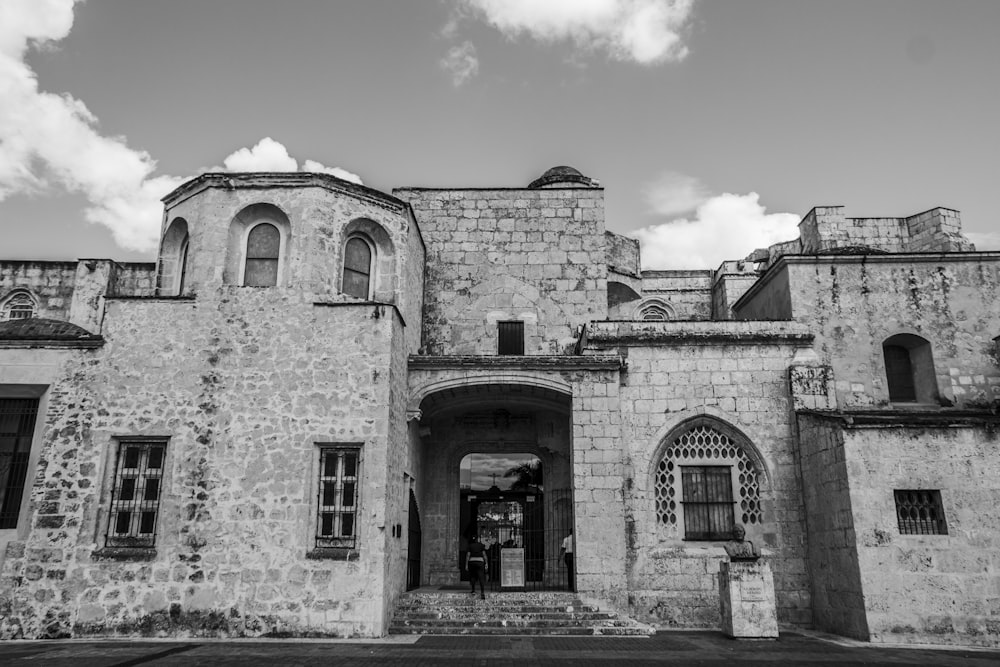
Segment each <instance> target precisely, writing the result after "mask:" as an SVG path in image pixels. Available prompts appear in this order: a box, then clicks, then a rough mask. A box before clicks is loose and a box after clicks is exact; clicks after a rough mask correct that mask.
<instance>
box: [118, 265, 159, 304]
mask: <svg viewBox="0 0 1000 667" xmlns="http://www.w3.org/2000/svg"><path fill="white" fill-rule="evenodd" d="M155 292H156V263H155V262H124V263H118V262H115V265H114V271H113V273H112V278H111V286H110V287H109V289H108V293H109V294H111V295H112V296H152V295H153V294H154V293H155Z"/></svg>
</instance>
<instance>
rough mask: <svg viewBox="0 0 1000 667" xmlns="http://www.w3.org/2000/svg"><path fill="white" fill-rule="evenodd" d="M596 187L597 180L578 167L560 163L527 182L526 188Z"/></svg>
mask: <svg viewBox="0 0 1000 667" xmlns="http://www.w3.org/2000/svg"><path fill="white" fill-rule="evenodd" d="M553 187H555V188H596V187H598V183H597V181H595V180H594V179H592V178H588V177H586V176H584V175H583V174H581V173H580V171H579V170H578V169H574V168H573V167H569V166H566V165H562V166H559V167H552V168H551V169H549V170H548V171H546V172H545V173H544V174H542V175H541V176H539V177H538V178H536V179H535V180H533V181H532V182H531V183H529V184H528V188H530V189H535V188H553Z"/></svg>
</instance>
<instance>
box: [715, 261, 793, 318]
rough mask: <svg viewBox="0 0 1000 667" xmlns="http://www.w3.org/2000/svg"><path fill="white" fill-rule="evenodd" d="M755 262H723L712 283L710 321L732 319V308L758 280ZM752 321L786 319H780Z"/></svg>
mask: <svg viewBox="0 0 1000 667" xmlns="http://www.w3.org/2000/svg"><path fill="white" fill-rule="evenodd" d="M760 273H761V272H760V271H758V270H757V263H756V262H743V261H729V262H723V263H722V266H720V267H719V269H718V270H717V271H716V272H715V276H714V278H713V282H712V319H715V320H731V319H733V312H732V306H733V304H734V303H736V302H737V301H738V300H739V298H740V297H741V296H743V295H744V294H745V293H746V291H747V290H748V289H750V287H751V286H752V285H753V284H754V283H755V282H757V279H758V278H760ZM754 319H787V318H781V317H772V318H754Z"/></svg>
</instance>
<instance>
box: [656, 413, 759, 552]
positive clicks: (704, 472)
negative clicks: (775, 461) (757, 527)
mask: <svg viewBox="0 0 1000 667" xmlns="http://www.w3.org/2000/svg"><path fill="white" fill-rule="evenodd" d="M654 487H655V491H656V519H657V524H659V525H660V526H663V527H665V528H666V529H667V530H668V532H674V531H677V530H678V528H679V527H680V526H683V530H684V532H683V537H684V539H685V540H728V539H729V538H730V536H731V535H732V531H733V528H734V526H735V525H736V523H737V522H740V523H743V524H747V525H753V524H760V523H762V521H763V510H762V508H761V504H760V482H759V480H758V469H757V465H756V464H755V463H754V461H753V460H752V459H751V458H750V457H749V456H748V455H747V451H746V450H745V449H744V448H743V447H742V446H740V445H739V444H738V443H737V442H736V441H735V440H734V439H733V438H732V437H730V436H729V435H727V434H726V433H725V432H723V430H721V429H720V428H716V427H715V426H713V425H712V424H711V423H708V422H706V421H705V420H696V421H694V422H692V423H691V424H690V425H688V427H687V428H685V429H683V430H681V431H680V432H679V433H678V434H677V435H674V436H673V437H672V438H671V440H670V441H669V442H668V444H667V446H666V449H665V450H664V452H663V456H662V457H661V459H660V461H659V462H658V464H657V467H656V479H655V482H654Z"/></svg>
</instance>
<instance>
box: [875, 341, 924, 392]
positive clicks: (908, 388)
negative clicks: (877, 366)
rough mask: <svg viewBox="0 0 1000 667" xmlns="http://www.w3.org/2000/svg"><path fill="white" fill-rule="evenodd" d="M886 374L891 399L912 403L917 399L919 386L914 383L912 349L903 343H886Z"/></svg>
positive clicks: (883, 349) (884, 352)
mask: <svg viewBox="0 0 1000 667" xmlns="http://www.w3.org/2000/svg"><path fill="white" fill-rule="evenodd" d="M882 352H883V354H884V355H885V375H886V380H888V384H889V400H890V401H892V402H894V403H907V402H908V403H912V402H914V401H916V400H917V387H916V385H915V384H914V383H913V364H912V363H911V362H910V351H909V350H907V349H906V348H905V347H902V346H901V345H886V346H884V347H883V348H882Z"/></svg>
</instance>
